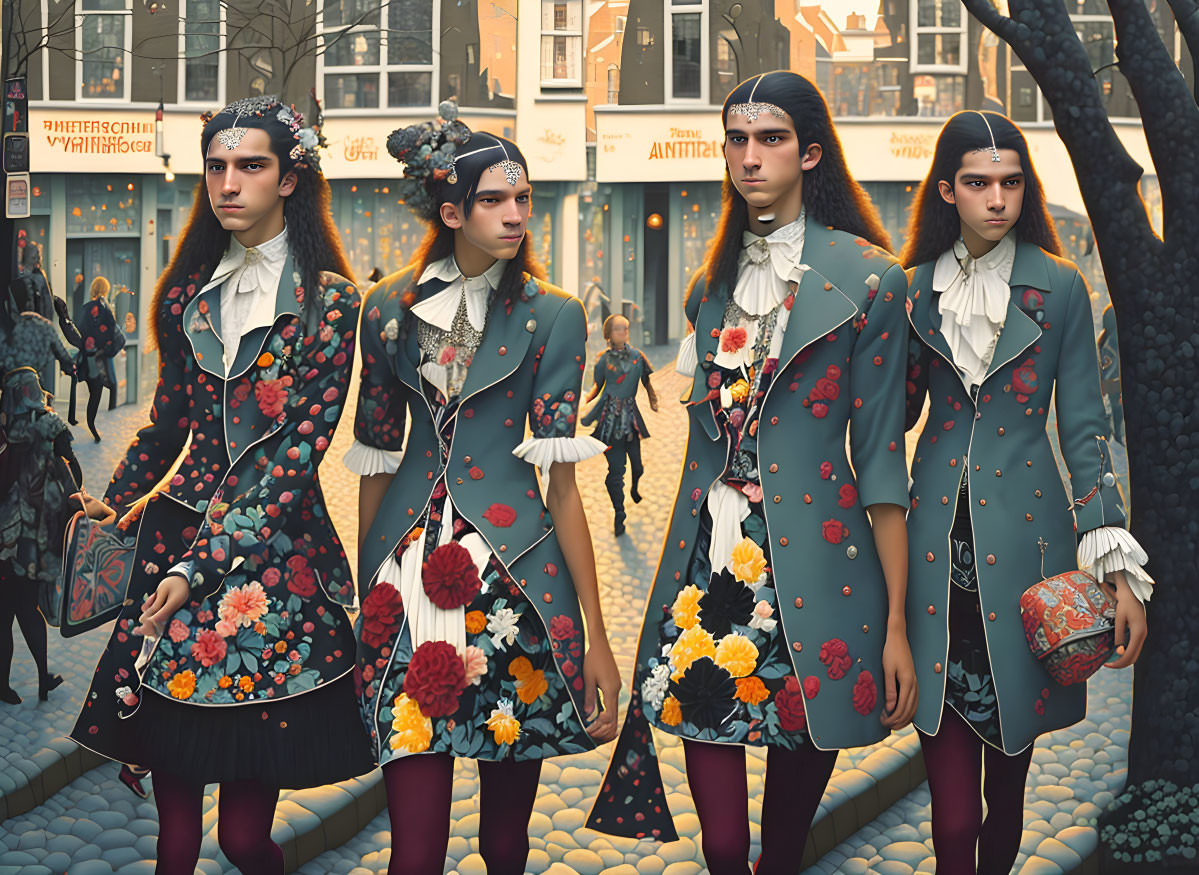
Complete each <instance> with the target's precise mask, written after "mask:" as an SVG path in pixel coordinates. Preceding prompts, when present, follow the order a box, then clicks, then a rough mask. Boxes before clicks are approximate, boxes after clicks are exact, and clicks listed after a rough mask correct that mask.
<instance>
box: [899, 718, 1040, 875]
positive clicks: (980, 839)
mask: <svg viewBox="0 0 1199 875" xmlns="http://www.w3.org/2000/svg"><path fill="white" fill-rule="evenodd" d="M920 745H921V747H922V748H923V749H924V764H925V766H926V767H927V769H928V789H929V791H930V792H931V793H932V797H933V850H934V851H935V852H936V855H937V875H975V873H976V872H977V875H1007V873H1009V872H1010V871H1011V870H1012V864H1013V863H1015V862H1016V854H1018V853H1019V852H1020V837H1021V835H1022V833H1023V830H1024V780H1025V777H1026V776H1027V775H1028V766H1029V763H1031V762H1032V745H1029V746H1028V749H1027V750H1025V751H1023V752H1022V753H1018V754H1016V755H1015V756H1008V755H1007V754H1005V753H1004V752H1003V751H1001V750H999V749H998V748H996V747H992V746H991V745H989V744H987V743H986V742H984V741H983V740H982V739H981V738H979V737H978V735H977V734H975V732H974V730H973V729H971V728H970V726H969V725H968V724H967V723H966V721H965V720H963V719H962V718H961V716H959V714H958V712H957V711H955V710H953V708H951V707H949V706H948V705H946V706H945V710H944V712H943V713H942V715H941V728H940V730H938V732H937V734H936V735H925V734H924V733H923V732H921V733H920ZM984 774H985V776H986V777H985V779H984V778H983V775H984ZM980 785H981V787H980ZM984 797H985V798H986V800H987V819H986V820H983V798H984ZM975 848H977V850H978V866H977V869H976V868H975V862H974V860H975Z"/></svg>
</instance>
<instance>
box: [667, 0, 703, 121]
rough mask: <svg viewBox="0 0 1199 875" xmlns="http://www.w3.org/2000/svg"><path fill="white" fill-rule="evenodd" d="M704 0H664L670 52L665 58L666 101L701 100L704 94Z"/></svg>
mask: <svg viewBox="0 0 1199 875" xmlns="http://www.w3.org/2000/svg"><path fill="white" fill-rule="evenodd" d="M705 6H706V4H705V3H704V2H703V0H667V5H666V25H667V29H668V31H669V33H670V54H669V56H668V57H667V59H666V99H667V101H684V102H685V101H693V100H694V101H702V100H704V98H705V95H706V94H707V91H708V89H707V84H708V83H707V76H705V75H704V70H705V69H706V67H707V64H706V61H707V54H708V52H707V39H706V35H707V27H706V18H707V13H706V12H705V10H704V7H705Z"/></svg>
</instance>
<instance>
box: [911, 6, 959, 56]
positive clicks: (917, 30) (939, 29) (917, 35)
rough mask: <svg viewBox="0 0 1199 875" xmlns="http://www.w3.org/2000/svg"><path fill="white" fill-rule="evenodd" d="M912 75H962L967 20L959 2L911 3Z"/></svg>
mask: <svg viewBox="0 0 1199 875" xmlns="http://www.w3.org/2000/svg"><path fill="white" fill-rule="evenodd" d="M910 8H911V20H912V21H913V22H914V23H915V27H914V28H913V29H912V35H913V37H914V39H915V42H916V46H915V51H913V52H912V61H911V65H912V72H913V73H965V72H966V69H967V61H968V59H967V56H966V29H967V27H968V19H967V17H966V13H965V10H964V9H963V8H962V4H961V0H911V7H910Z"/></svg>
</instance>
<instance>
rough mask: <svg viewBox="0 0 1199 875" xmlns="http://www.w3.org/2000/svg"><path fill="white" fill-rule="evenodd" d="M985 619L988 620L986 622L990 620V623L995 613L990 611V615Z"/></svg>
mask: <svg viewBox="0 0 1199 875" xmlns="http://www.w3.org/2000/svg"><path fill="white" fill-rule="evenodd" d="M987 619H988V620H991V621H994V619H995V612H994V611H991V613H990V614H988V615H987Z"/></svg>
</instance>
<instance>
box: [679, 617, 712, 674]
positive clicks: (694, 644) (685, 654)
mask: <svg viewBox="0 0 1199 875" xmlns="http://www.w3.org/2000/svg"><path fill="white" fill-rule="evenodd" d="M715 655H716V642H715V641H714V640H713V638H712V633H711V632H709V631H708V630H707V629H705V628H703V627H702V626H692V627H691V628H690V629H687V630H686V631H685V632H683V634H681V635H680V636H679V640H678V641H676V642H675V643H674V647H672V648H670V666H671V668H673V669H674V671H673V672H672V673H671V675H670V677H671V678H672V679H673V680H676V681H677V680H678V679H679V678H681V677H682V676H683V672H685V671H686V670H687V669H688V668H690V667H691V663H693V662H695V660H697V659H703V658H704V657H705V656H708V657H711V656H715Z"/></svg>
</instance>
